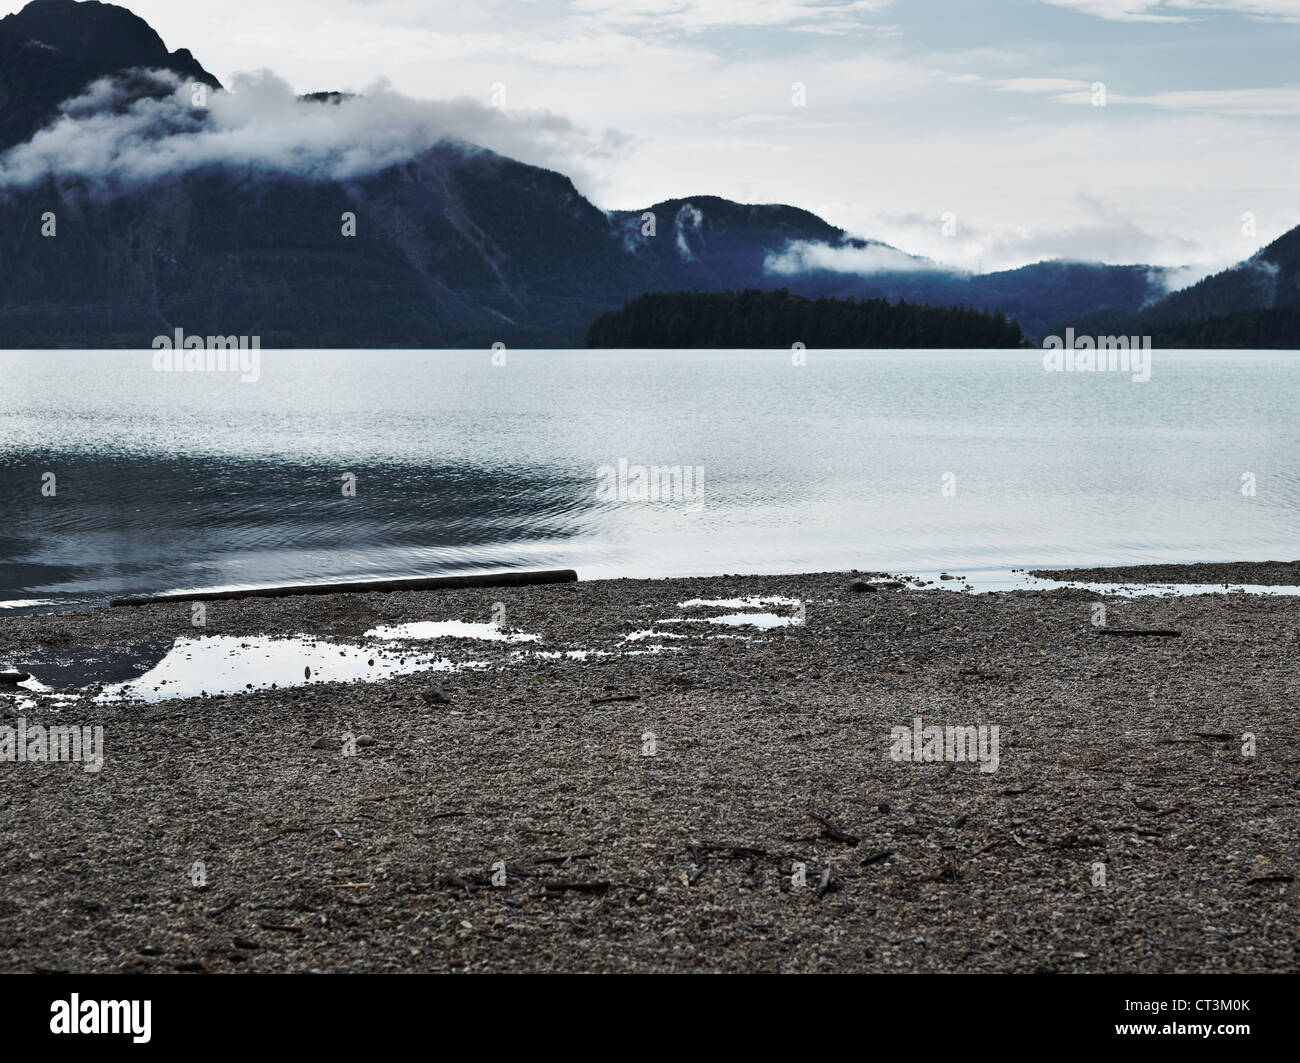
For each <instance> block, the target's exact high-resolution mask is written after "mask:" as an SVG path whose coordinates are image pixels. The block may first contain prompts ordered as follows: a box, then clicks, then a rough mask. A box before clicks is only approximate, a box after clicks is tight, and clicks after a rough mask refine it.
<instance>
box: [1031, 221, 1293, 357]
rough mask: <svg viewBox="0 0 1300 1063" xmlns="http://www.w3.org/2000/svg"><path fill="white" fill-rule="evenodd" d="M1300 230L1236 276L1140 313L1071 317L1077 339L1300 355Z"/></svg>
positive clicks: (1236, 269) (1229, 273)
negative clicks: (1132, 339) (1142, 339)
mask: <svg viewBox="0 0 1300 1063" xmlns="http://www.w3.org/2000/svg"><path fill="white" fill-rule="evenodd" d="M1298 310H1300V228H1295V229H1292V230H1291V231H1290V232H1288V233H1285V234H1284V235H1283V236H1281V237H1279V238H1278V239H1277V240H1274V241H1273V242H1272V243H1271V244H1269V245H1268V246H1267V247H1265V248H1264V249H1263V250H1262V251H1260V252H1258V253H1257V254H1255V255H1253V256H1251V257H1250V258H1248V259H1247V260H1246V261H1244V262H1241V263H1238V264H1237V265H1235V266H1233V267H1232V268H1231V269H1226V270H1224V271H1222V272H1221V273H1216V274H1214V275H1213V276H1211V277H1206V278H1205V279H1204V280H1202V281H1200V282H1199V283H1197V284H1194V285H1192V286H1191V287H1190V288H1185V289H1184V290H1182V291H1179V292H1174V293H1173V294H1172V295H1170V296H1168V297H1166V298H1164V299H1162V300H1160V301H1159V302H1157V303H1155V304H1154V305H1152V306H1150V307H1148V308H1147V309H1145V310H1141V311H1139V312H1133V311H1132V310H1131V309H1128V308H1124V307H1111V308H1109V309H1107V310H1105V311H1102V312H1099V313H1095V314H1085V315H1078V316H1071V317H1069V318H1065V319H1063V320H1061V321H1060V322H1059V324H1058V325H1057V326H1056V329H1055V330H1054V331H1055V332H1056V334H1057V335H1064V330H1065V328H1066V327H1067V326H1070V327H1073V328H1074V329H1075V331H1076V332H1077V333H1078V334H1079V335H1091V336H1097V335H1101V336H1109V335H1126V336H1150V337H1151V338H1152V343H1153V344H1154V345H1155V346H1157V347H1243V348H1252V347H1257V348H1286V349H1300V327H1297V326H1298V325H1300V313H1298V312H1297V311H1298Z"/></svg>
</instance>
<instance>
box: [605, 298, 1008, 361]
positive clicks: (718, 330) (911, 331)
mask: <svg viewBox="0 0 1300 1063" xmlns="http://www.w3.org/2000/svg"><path fill="white" fill-rule="evenodd" d="M796 343H802V344H804V345H805V346H807V347H821V348H861V347H882V348H924V347H935V348H1001V347H1023V346H1025V339H1024V336H1023V335H1022V333H1021V331H1020V326H1019V325H1018V324H1017V323H1016V322H1014V321H1010V320H1008V319H1007V317H1006V315H1005V314H1003V313H1002V311H1000V310H998V311H994V312H992V313H989V312H988V311H986V310H975V309H972V308H970V307H966V306H948V307H938V306H926V305H923V304H921V303H908V302H905V301H904V300H902V299H900V300H898V302H896V303H891V302H890V301H889V300H888V299H861V300H858V299H830V298H822V299H806V298H804V297H802V296H798V295H791V294H790V293H789V292H788V291H786V290H785V289H778V290H776V291H757V290H754V289H750V290H747V291H742V292H656V293H650V294H647V295H641V296H638V297H637V298H635V299H632V300H630V301H628V302H627V303H625V304H624V305H623V308H622V309H621V310H612V311H610V312H609V313H606V314H602V315H601V316H600V317H598V318H596V320H595V321H593V322H592V324H591V327H590V328H589V329H588V330H587V346H588V347H603V348H657V347H675V348H719V347H723V348H726V347H732V348H735V347H791V346H793V345H794V344H796Z"/></svg>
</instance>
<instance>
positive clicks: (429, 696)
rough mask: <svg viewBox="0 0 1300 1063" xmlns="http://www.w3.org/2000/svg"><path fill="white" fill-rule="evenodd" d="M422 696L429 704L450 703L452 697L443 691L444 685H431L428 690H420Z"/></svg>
mask: <svg viewBox="0 0 1300 1063" xmlns="http://www.w3.org/2000/svg"><path fill="white" fill-rule="evenodd" d="M420 697H422V698H423V699H424V700H425V702H426V703H428V704H429V705H450V704H451V698H449V697H447V695H446V694H445V693H443V689H442V687H430V688H429V689H428V690H422V691H420Z"/></svg>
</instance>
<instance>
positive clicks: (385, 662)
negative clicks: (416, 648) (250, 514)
mask: <svg viewBox="0 0 1300 1063" xmlns="http://www.w3.org/2000/svg"><path fill="white" fill-rule="evenodd" d="M483 666H484V662H481V661H465V662H459V663H457V662H453V661H451V660H449V659H447V658H445V657H434V656H432V655H430V654H420V653H410V652H409V651H401V650H399V649H397V648H396V647H394V648H392V649H390V648H388V647H384V646H370V647H358V646H349V645H344V644H341V643H336V642H331V641H329V640H327V639H318V638H307V637H296V638H295V637H288V638H270V637H264V636H254V637H249V636H235V635H204V636H200V637H197V638H178V639H176V640H175V641H167V642H161V641H160V642H145V643H137V644H135V645H130V646H108V647H82V648H81V649H80V650H59V651H48V652H46V653H42V654H38V655H36V656H35V657H33V658H30V659H25V660H24V662H23V670H24V671H27V672H30V673H31V675H32V678H31V679H29V680H27V681H26V682H24V683H22V684H21V685H20V686H18V687H17V688H11V689H12V691H13V692H14V693H23V694H31V695H36V696H38V697H41V698H49V699H53V700H54V703H55V704H58V703H60V700H61V699H63V698H64V697H65V692H71V693H73V694H80V693H81V692H82V691H84V690H85V689H87V688H90V689H97V688H102V689H99V690H98V693H97V694H96V695H95V701H97V702H104V703H107V702H118V701H146V702H153V701H164V700H171V699H173V698H193V697H198V696H199V695H201V694H209V695H215V694H242V693H245V692H247V691H252V690H267V689H270V688H272V687H275V688H277V689H279V688H291V687H302V686H308V685H313V684H317V683H347V682H357V681H363V680H367V681H376V682H377V681H382V680H384V679H391V678H393V677H394V676H398V675H408V674H410V673H413V672H448V671H454V670H456V669H460V668H479V667H483ZM24 704H25V705H27V706H28V707H31V705H34V704H35V703H34V702H31V703H30V704H28V703H27V702H24Z"/></svg>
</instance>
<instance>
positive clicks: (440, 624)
mask: <svg viewBox="0 0 1300 1063" xmlns="http://www.w3.org/2000/svg"><path fill="white" fill-rule="evenodd" d="M363 637H364V638H375V639H383V640H385V641H388V642H393V641H397V640H399V639H406V640H409V641H412V642H425V641H428V640H430V639H481V640H483V641H485V642H541V640H542V636H541V635H526V634H524V633H523V632H522V631H519V632H510V631H503V630H501V628H500V627H498V626H497V625H496V624H475V623H467V622H466V621H464V620H419V621H416V622H414V623H410V624H398V625H396V626H394V627H372V628H371V629H370V630H369V631H367V632H366V633H365V635H364V636H363Z"/></svg>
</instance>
